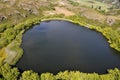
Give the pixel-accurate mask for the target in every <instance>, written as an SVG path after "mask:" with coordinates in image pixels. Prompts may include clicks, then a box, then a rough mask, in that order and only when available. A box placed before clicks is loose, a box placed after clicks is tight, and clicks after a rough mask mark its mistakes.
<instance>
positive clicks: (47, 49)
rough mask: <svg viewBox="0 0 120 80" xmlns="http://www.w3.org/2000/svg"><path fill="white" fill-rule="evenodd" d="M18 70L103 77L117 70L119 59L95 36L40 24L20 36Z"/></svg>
mask: <svg viewBox="0 0 120 80" xmlns="http://www.w3.org/2000/svg"><path fill="white" fill-rule="evenodd" d="M22 48H23V49H24V55H23V57H22V58H21V60H20V61H19V62H18V63H17V65H16V66H17V67H18V68H20V69H21V70H29V69H32V70H34V71H36V72H39V73H43V72H52V73H57V72H59V71H64V70H80V71H82V72H97V73H105V72H106V70H107V69H110V68H115V67H118V68H120V55H118V52H117V51H115V50H113V49H111V48H110V47H109V44H108V43H107V41H106V39H105V38H104V37H103V36H102V35H101V34H100V33H98V32H95V31H92V30H89V29H87V28H84V27H81V26H79V25H75V24H73V23H70V22H67V21H58V20H54V21H48V22H41V23H40V24H39V25H36V26H34V27H33V28H32V29H30V30H28V31H27V32H26V33H25V34H24V35H23V43H22Z"/></svg>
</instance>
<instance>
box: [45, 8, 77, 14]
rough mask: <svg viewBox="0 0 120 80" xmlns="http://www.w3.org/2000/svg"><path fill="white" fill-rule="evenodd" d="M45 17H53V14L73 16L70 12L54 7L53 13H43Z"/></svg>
mask: <svg viewBox="0 0 120 80" xmlns="http://www.w3.org/2000/svg"><path fill="white" fill-rule="evenodd" d="M44 13H45V15H54V14H64V15H65V16H72V15H75V13H73V12H72V11H69V10H67V9H65V8H60V7H55V10H54V11H45V12H44Z"/></svg>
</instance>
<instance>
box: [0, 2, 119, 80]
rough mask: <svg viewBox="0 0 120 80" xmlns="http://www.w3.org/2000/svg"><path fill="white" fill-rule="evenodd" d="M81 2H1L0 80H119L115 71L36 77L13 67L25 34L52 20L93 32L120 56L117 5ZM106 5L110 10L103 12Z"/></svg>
mask: <svg viewBox="0 0 120 80" xmlns="http://www.w3.org/2000/svg"><path fill="white" fill-rule="evenodd" d="M81 1H82V0H76V1H73V0H63V1H61V0H38V1H34V0H31V1H30V2H29V1H27V0H26V1H25V0H11V1H10V0H0V8H1V9H0V80H120V70H119V69H117V68H115V69H113V70H108V73H106V74H102V75H99V74H97V73H83V72H80V71H64V72H59V73H58V74H52V73H43V74H38V73H35V72H34V71H32V70H28V71H24V72H20V71H19V69H18V68H16V67H13V65H15V64H16V63H17V61H18V60H19V59H20V58H21V57H22V55H24V54H23V49H22V48H21V47H20V46H21V43H22V36H23V34H24V32H25V31H27V30H28V29H30V28H31V27H32V26H33V25H35V24H38V23H40V22H41V21H46V20H52V19H59V20H67V21H70V22H73V23H75V24H79V25H82V26H84V27H86V28H89V29H92V30H96V31H98V32H100V33H101V34H102V35H103V36H105V38H106V39H107V40H108V42H109V44H110V46H111V48H113V49H115V50H117V51H119V52H120V27H119V25H120V17H119V13H120V10H119V7H120V1H119V0H93V1H92V2H91V0H90V1H86V2H84V1H83V3H82V2H81ZM96 1H99V2H100V3H99V2H96ZM91 3H93V4H92V5H91ZM96 3H98V4H97V6H96V5H95V4H96ZM86 4H88V5H87V6H85V5H86ZM108 4H109V5H110V6H111V7H104V8H103V6H106V5H107V6H108ZM26 6H27V7H26ZM61 9H62V10H61ZM59 10H60V11H59ZM59 12H61V13H59ZM88 13H89V14H88ZM10 53H12V54H10Z"/></svg>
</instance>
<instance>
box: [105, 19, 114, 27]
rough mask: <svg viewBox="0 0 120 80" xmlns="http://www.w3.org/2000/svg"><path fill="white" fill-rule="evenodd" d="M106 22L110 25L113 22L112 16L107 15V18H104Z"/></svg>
mask: <svg viewBox="0 0 120 80" xmlns="http://www.w3.org/2000/svg"><path fill="white" fill-rule="evenodd" d="M106 22H107V24H108V25H110V26H112V25H113V24H114V23H115V19H112V18H109V17H108V18H107V19H106Z"/></svg>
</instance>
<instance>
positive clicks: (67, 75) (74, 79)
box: [0, 61, 120, 80]
mask: <svg viewBox="0 0 120 80" xmlns="http://www.w3.org/2000/svg"><path fill="white" fill-rule="evenodd" d="M0 80H120V70H118V69H117V68H115V69H114V70H108V73H107V74H103V75H99V74H97V73H82V72H80V71H64V72H59V73H58V74H56V75H53V74H52V73H42V74H40V75H39V74H38V73H35V72H33V71H32V70H28V71H24V72H23V73H20V72H19V70H18V69H17V68H15V67H11V66H10V65H8V64H7V63H3V62H2V61H0Z"/></svg>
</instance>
